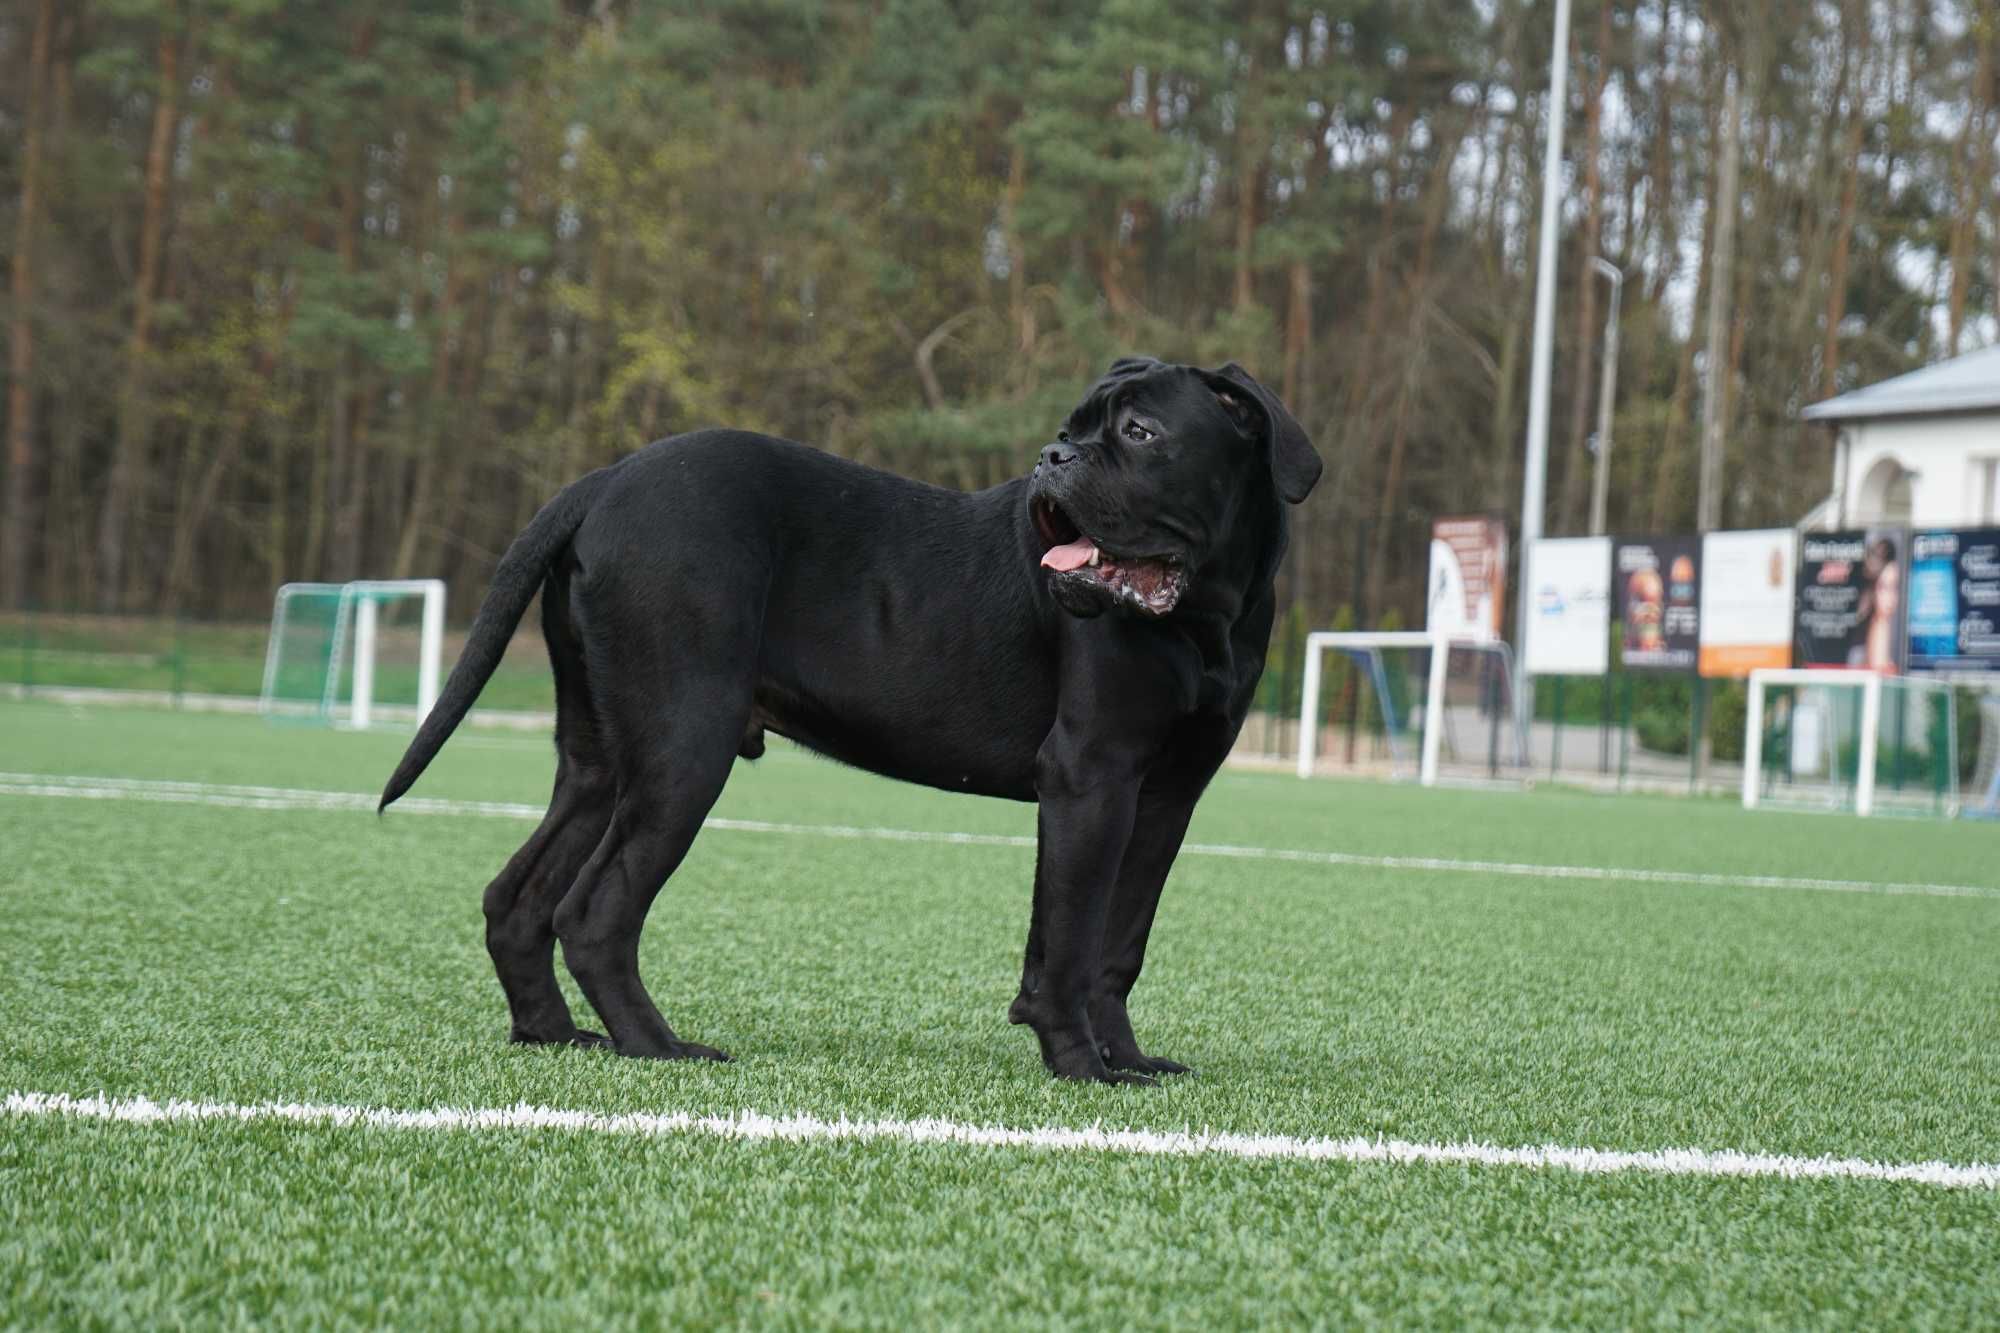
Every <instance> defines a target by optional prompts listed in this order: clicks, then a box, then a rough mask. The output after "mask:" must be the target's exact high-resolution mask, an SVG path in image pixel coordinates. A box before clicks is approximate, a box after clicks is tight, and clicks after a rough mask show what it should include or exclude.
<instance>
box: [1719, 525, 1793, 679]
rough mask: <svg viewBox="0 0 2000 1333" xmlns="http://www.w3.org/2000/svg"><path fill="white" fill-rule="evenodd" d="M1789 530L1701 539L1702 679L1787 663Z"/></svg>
mask: <svg viewBox="0 0 2000 1333" xmlns="http://www.w3.org/2000/svg"><path fill="white" fill-rule="evenodd" d="M1797 554H1798V537H1797V535H1796V534H1794V533H1793V531H1792V530H1791V529H1790V528H1768V529H1764V530H1761V531H1757V532H1711V533H1709V534H1708V535H1706V536H1705V537H1703V538H1702V539H1701V618H1700V619H1701V623H1700V627H1699V637H1700V640H1701V655H1700V659H1699V662H1698V666H1699V669H1700V671H1701V674H1702V675H1704V676H1722V677H1741V676H1747V675H1749V674H1750V673H1751V672H1752V671H1755V670H1756V669H1757V668H1759V667H1788V666H1790V665H1791V664H1792V564H1793V561H1794V559H1795V557H1796V556H1797Z"/></svg>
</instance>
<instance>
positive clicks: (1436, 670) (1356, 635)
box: [1298, 630, 1520, 787]
mask: <svg viewBox="0 0 2000 1333" xmlns="http://www.w3.org/2000/svg"><path fill="white" fill-rule="evenodd" d="M1329 648H1429V649H1431V650H1432V651H1431V669H1430V680H1429V682H1428V684H1427V686H1426V689H1425V692H1424V737H1423V757H1422V758H1421V759H1420V760H1419V762H1418V765H1417V781H1418V783H1419V784H1421V785H1422V786H1425V787H1435V786H1436V785H1437V778H1438V754H1439V750H1440V748H1441V747H1442V745H1443V743H1444V725H1443V723H1444V686H1445V680H1446V675H1447V672H1448V670H1449V666H1450V661H1449V659H1450V656H1451V651H1450V650H1451V649H1453V648H1487V649H1491V650H1493V651H1494V652H1497V653H1499V654H1500V660H1501V661H1502V662H1504V663H1506V666H1507V676H1508V680H1509V682H1510V687H1511V688H1514V689H1519V687H1520V682H1519V680H1518V679H1516V677H1515V672H1514V665H1513V653H1512V650H1510V649H1509V648H1508V646H1507V644H1506V643H1505V641H1503V640H1500V639H1496V638H1494V637H1492V636H1491V635H1487V634H1463V633H1460V634H1451V633H1437V634H1434V633H1432V632H1430V631H1429V630H1315V631H1313V632H1312V633H1311V634H1308V635H1306V678H1305V693H1304V696H1303V697H1302V698H1301V699H1300V700H1299V769H1298V771H1299V776H1300V777H1302V778H1309V777H1311V776H1312V775H1313V760H1314V758H1315V757H1316V755H1317V752H1318V750H1319V686H1320V657H1321V655H1322V654H1324V653H1325V652H1326V650H1327V649H1329Z"/></svg>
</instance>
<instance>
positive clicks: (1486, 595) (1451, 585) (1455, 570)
mask: <svg viewBox="0 0 2000 1333" xmlns="http://www.w3.org/2000/svg"><path fill="white" fill-rule="evenodd" d="M1429 586H1430V598H1429V607H1428V609H1427V610H1426V611H1425V613H1424V628H1425V629H1428V630H1431V631H1433V632H1435V631H1439V630H1442V631H1444V632H1445V633H1448V634H1476V635H1478V636H1479V637H1480V638H1483V639H1497V638H1499V637H1500V617H1501V616H1502V615H1503V614H1504V613H1505V610H1506V606H1507V525H1506V523H1505V522H1503V521H1502V520H1500V519H1497V518H1488V517H1484V516H1473V517H1469V518H1441V519H1438V520H1436V521H1435V522H1433V523H1432V524H1431V570H1430V584H1429Z"/></svg>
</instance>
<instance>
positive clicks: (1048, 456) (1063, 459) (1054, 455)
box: [1042, 440, 1076, 467]
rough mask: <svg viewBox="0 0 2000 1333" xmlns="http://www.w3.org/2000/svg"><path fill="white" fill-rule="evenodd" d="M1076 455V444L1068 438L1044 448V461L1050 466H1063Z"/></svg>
mask: <svg viewBox="0 0 2000 1333" xmlns="http://www.w3.org/2000/svg"><path fill="white" fill-rule="evenodd" d="M1075 457H1076V446H1075V445H1073V444H1071V443H1069V442H1068V441H1067V440H1058V441H1056V442H1055V443H1054V444H1052V445H1049V446H1048V447H1047V448H1045V449H1043V450H1042V461H1043V462H1044V463H1047V464H1048V465H1049V466H1050V467H1061V466H1062V465H1063V464H1064V463H1067V462H1069V461H1070V460H1071V459H1073V458H1075Z"/></svg>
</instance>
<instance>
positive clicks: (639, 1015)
mask: <svg viewBox="0 0 2000 1333" xmlns="http://www.w3.org/2000/svg"><path fill="white" fill-rule="evenodd" d="M744 712H745V713H747V709H745V710H744ZM743 722H744V717H743V716H742V715H740V714H739V715H732V716H726V717H717V716H715V715H714V714H710V715H708V716H705V717H704V716H697V715H694V714H693V713H692V711H691V710H680V711H677V713H676V715H675V716H674V717H673V718H672V719H670V720H669V721H668V722H667V728H668V730H669V732H670V733H671V734H672V735H673V737H674V742H673V749H672V752H671V753H660V754H658V755H656V756H654V757H653V758H652V760H651V762H649V763H647V764H645V765H643V766H641V767H640V768H639V769H638V770H637V771H632V772H627V773H624V774H622V775H621V778H620V785H619V790H618V801H617V805H616V806H615V807H614V809H613V812H612V816H611V825H610V827H609V828H608V829H607V830H606V831H605V834H604V838H603V841H601V842H600V843H599V844H598V846H597V850H596V851H594V852H593V853H592V854H591V857H590V861H589V863H588V864H587V865H585V866H584V868H583V872H582V873H581V874H580V875H578V876H577V880H576V884H575V886H574V887H572V888H571V889H570V891H569V893H568V894H567V895H566V896H565V897H564V898H563V900H562V903H561V905H560V906H559V907H557V909H556V917H555V929H556V935H557V936H558V937H559V938H560V939H561V940H562V949H563V962H564V963H565V964H566V965H567V966H568V967H569V970H570V974H571V975H572V976H574V977H575V978H576V980H577V984H578V985H580V986H581V987H582V988H583V993H584V994H585V995H586V996H588V997H589V998H590V1003H591V1007H592V1008H594V1009H596V1010H597V1014H598V1017H599V1018H601V1019H603V1020H604V1026H605V1029H606V1030H607V1031H608V1032H610V1034H611V1043H612V1045H613V1046H614V1047H615V1048H616V1049H617V1051H618V1053H619V1054H621V1055H635V1056H646V1057H651V1058H653V1059H663V1060H679V1059H691V1058H699V1059H709V1060H726V1059H728V1058H729V1057H728V1056H726V1055H724V1054H723V1053H722V1052H720V1051H718V1050H715V1049H713V1048H712V1047H708V1046H702V1045H698V1044H696V1043H694V1042H689V1041H682V1040H681V1039H680V1038H679V1037H677V1036H676V1035H675V1034H674V1030H673V1029H672V1028H671V1027H669V1026H668V1025H667V1021H666V1019H665V1018H663V1017H661V1015H660V1011H659V1009H658V1008H656V1007H655V1006H654V1004H653V1000H652V997H651V996H650V995H648V994H647V993H646V987H645V984H644V983H643V982H642V981H641V980H640V979H639V934H640V931H641V930H642V929H643V928H644V926H645V923H646V913H647V912H648V910H650V909H651V907H652V905H653V899H654V898H655V897H656V896H657V895H658V893H659V891H660V889H661V887H662V886H663V885H664V884H665V883H666V881H667V878H668V877H669V876H670V875H672V874H673V873H674V871H675V870H676V869H677V868H679V866H680V863H681V861H682V859H683V858H684V857H685V856H686V855H687V851H688V848H689V847H690V846H692V845H693V843H694V839H695V835H696V834H697V833H699V832H700V831H701V824H702V820H703V819H704V818H706V817H707V815H708V811H709V809H710V807H711V806H713V805H714V804H715V798H716V797H717V796H720V795H721V794H722V785H723V783H724V781H725V780H727V778H728V776H729V768H730V764H731V763H732V762H733V761H734V759H735V757H736V747H737V745H738V743H739V742H740V741H741V739H742V736H743Z"/></svg>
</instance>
